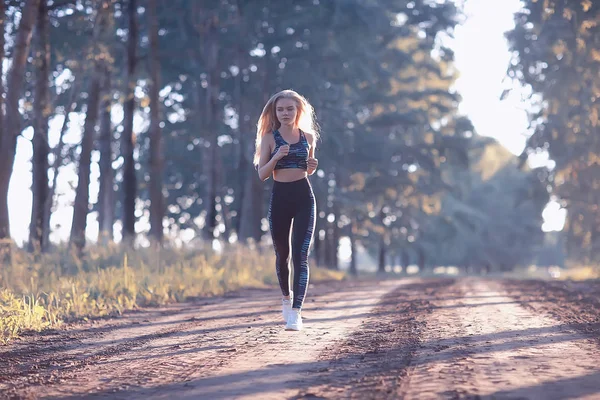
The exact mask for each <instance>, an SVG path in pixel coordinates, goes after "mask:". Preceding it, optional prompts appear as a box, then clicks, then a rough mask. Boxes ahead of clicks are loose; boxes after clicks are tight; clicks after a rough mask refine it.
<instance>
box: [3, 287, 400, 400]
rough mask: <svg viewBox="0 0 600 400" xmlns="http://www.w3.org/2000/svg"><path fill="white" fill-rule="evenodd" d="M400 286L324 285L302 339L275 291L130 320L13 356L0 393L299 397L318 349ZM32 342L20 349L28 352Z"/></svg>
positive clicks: (308, 309)
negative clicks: (289, 326)
mask: <svg viewBox="0 0 600 400" xmlns="http://www.w3.org/2000/svg"><path fill="white" fill-rule="evenodd" d="M406 282H408V281H403V283H406ZM398 285H399V281H387V282H377V281H371V282H361V283H358V282H357V283H348V282H345V283H332V284H325V283H323V284H316V285H314V287H313V288H311V290H310V292H309V296H308V300H307V303H306V305H305V310H304V318H305V329H304V330H303V331H302V332H288V331H285V330H284V329H283V328H284V324H283V320H282V318H281V314H280V305H279V304H280V301H279V297H278V295H277V291H276V290H245V291H240V292H238V293H236V294H235V295H234V296H229V297H225V298H216V299H210V300H208V301H206V302H205V303H204V304H202V305H199V304H181V305H174V306H171V307H166V308H163V309H161V310H155V311H148V312H147V313H140V314H136V315H132V316H130V317H127V318H124V319H122V320H119V321H118V325H115V326H112V325H108V326H106V327H100V328H94V329H90V330H88V331H85V332H84V333H83V334H81V335H77V334H73V332H68V333H66V334H67V336H68V335H69V334H70V335H72V336H71V337H66V338H65V337H59V338H53V339H51V340H49V343H51V347H49V348H48V349H47V350H49V351H44V349H39V352H40V354H38V355H37V356H36V353H35V352H34V353H33V355H32V356H31V357H29V358H28V357H27V356H26V355H25V354H19V352H18V351H17V352H16V353H17V354H19V357H20V358H19V357H16V356H14V352H13V353H8V354H7V358H5V360H10V358H11V357H12V358H13V360H12V362H11V361H8V364H9V365H10V366H9V368H8V370H11V371H12V374H7V375H5V376H4V379H3V380H4V382H3V381H2V379H0V390H2V389H4V390H5V393H8V394H10V395H11V396H14V397H16V398H38V397H43V398H82V397H108V398H128V399H129V398H173V393H174V391H176V392H177V398H199V397H201V398H211V399H215V398H231V397H236V398H238V396H241V395H247V396H249V397H251V396H252V395H253V394H254V393H261V395H260V397H261V398H269V397H270V396H272V397H273V398H275V397H277V398H281V395H282V393H285V394H289V395H292V394H294V393H298V390H299V383H298V382H299V379H300V378H301V377H302V376H303V372H302V371H304V370H306V369H311V368H314V367H316V366H317V367H318V365H319V361H318V354H319V352H320V351H322V350H324V349H326V348H327V347H328V346H331V344H332V343H334V342H336V341H338V340H340V339H342V338H343V337H345V336H346V335H347V334H348V333H349V332H351V331H352V330H354V329H356V327H358V326H359V325H360V324H361V322H362V321H364V319H365V318H367V317H368V316H369V312H370V310H371V308H372V307H373V306H374V305H375V304H377V302H378V301H379V300H380V298H381V297H382V296H384V295H385V294H386V293H387V292H389V291H390V290H392V289H393V288H395V287H397V286H398ZM57 343H60V345H57ZM31 345H33V344H32V343H24V344H22V346H23V347H24V350H23V353H28V351H29V349H30V347H31ZM27 346H29V347H27ZM52 346H53V347H52ZM56 350H59V351H60V353H59V354H57V351H56ZM0 356H2V354H0ZM23 361H26V363H25V366H23V365H20V364H19V363H20V362H23ZM10 378H13V379H10ZM0 393H1V392H0ZM242 398H243V396H242Z"/></svg>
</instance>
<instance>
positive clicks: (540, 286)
mask: <svg viewBox="0 0 600 400" xmlns="http://www.w3.org/2000/svg"><path fill="white" fill-rule="evenodd" d="M580 286H581V287H582V288H583V289H585V291H584V292H582V291H581V290H580ZM599 287H600V286H599ZM595 288H596V286H593V285H592V286H590V285H583V286H582V285H577V286H575V287H572V288H569V291H567V290H562V289H560V290H559V289H557V288H555V286H553V285H552V284H547V283H545V282H539V281H533V282H514V281H500V280H498V281H494V280H485V279H478V278H464V279H458V280H453V279H418V278H414V279H412V278H411V279H403V280H390V281H375V280H374V281H362V282H337V283H327V284H324V283H322V284H316V285H315V286H314V287H313V288H311V289H310V293H309V297H308V301H307V303H306V304H305V310H304V317H305V330H304V331H302V332H286V331H285V330H284V329H283V326H284V325H283V321H282V319H281V315H280V305H279V298H278V295H277V290H275V289H268V290H267V289H264V290H242V291H239V292H236V293H233V294H231V295H229V296H226V297H216V298H212V299H204V300H200V301H196V302H194V303H187V304H179V305H173V306H169V307H163V308H159V309H153V310H145V311H142V312H137V313H132V314H129V315H127V316H125V317H123V318H118V319H109V320H106V321H101V322H99V323H95V324H94V325H93V326H90V325H89V324H87V325H86V324H81V325H77V326H75V327H72V328H71V329H67V330H63V331H58V332H46V333H43V334H33V335H30V336H28V337H26V338H25V339H24V340H23V341H19V342H15V343H13V344H12V345H10V346H8V347H6V348H0V398H15V399H29V398H31V399H35V398H53V399H81V398H103V399H104V398H107V399H172V398H177V399H231V398H233V399H271V398H278V399H296V400H299V399H312V400H314V399H346V398H353V399H361V400H362V399H411V400H412V399H473V400H474V399H512V400H516V399H521V400H524V399H532V400H533V399H544V400H553V399H600V306H597V305H600V302H598V303H597V302H596V300H597V297H598V296H597V295H596V294H595V293H597V292H596V291H595Z"/></svg>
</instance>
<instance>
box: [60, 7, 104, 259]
mask: <svg viewBox="0 0 600 400" xmlns="http://www.w3.org/2000/svg"><path fill="white" fill-rule="evenodd" d="M108 11H109V8H108V0H103V1H102V2H101V3H100V10H99V11H98V14H97V16H96V21H95V24H94V33H93V35H94V43H95V44H96V47H95V48H94V49H93V56H94V60H95V61H94V66H93V70H92V71H93V72H92V74H93V76H92V80H91V82H90V88H89V89H88V105H87V110H86V114H85V123H84V125H83V138H82V139H81V153H80V155H79V171H78V173H77V189H76V191H75V202H74V203H73V223H72V225H71V236H70V240H69V241H70V244H71V246H73V247H74V248H76V249H77V250H79V251H81V250H82V249H83V247H84V246H85V230H86V226H87V215H88V212H89V207H90V196H89V195H90V169H91V165H90V164H91V161H92V150H93V148H94V139H95V132H96V123H97V122H98V111H99V105H100V86H101V82H100V80H101V79H102V77H103V76H104V68H106V66H105V63H104V61H101V57H100V56H99V52H100V51H101V50H100V49H99V47H98V44H99V42H100V39H101V38H102V36H103V34H104V30H105V28H106V25H107V17H108Z"/></svg>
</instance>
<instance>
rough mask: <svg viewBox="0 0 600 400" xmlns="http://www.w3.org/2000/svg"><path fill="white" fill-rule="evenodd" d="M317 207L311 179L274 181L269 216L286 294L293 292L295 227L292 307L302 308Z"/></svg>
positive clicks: (280, 284) (278, 272)
mask: <svg viewBox="0 0 600 400" xmlns="http://www.w3.org/2000/svg"><path fill="white" fill-rule="evenodd" d="M315 209H316V205H315V196H314V194H313V191H312V187H311V186H310V182H309V181H308V179H306V178H304V179H300V180H297V181H293V182H278V181H275V182H274V183H273V192H272V193H271V201H270V202H269V215H268V218H269V226H270V228H271V237H272V238H273V247H274V248H275V256H276V258H277V261H276V270H277V278H278V279H279V286H280V287H281V293H282V294H283V295H284V296H289V294H290V283H289V280H290V268H289V264H290V228H291V230H292V260H293V263H294V285H293V290H294V296H293V297H294V301H293V304H292V307H293V308H301V307H302V303H303V302H304V296H305V295H306V288H307V287H308V276H309V268H308V254H309V250H310V245H311V242H312V238H313V231H314V229H315V211H316V210H315ZM292 221H293V227H292Z"/></svg>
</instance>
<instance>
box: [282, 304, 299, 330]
mask: <svg viewBox="0 0 600 400" xmlns="http://www.w3.org/2000/svg"><path fill="white" fill-rule="evenodd" d="M285 330H286V331H299V330H302V313H301V312H300V310H299V309H297V308H292V310H291V311H290V316H289V317H288V320H287V325H286V326H285Z"/></svg>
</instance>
